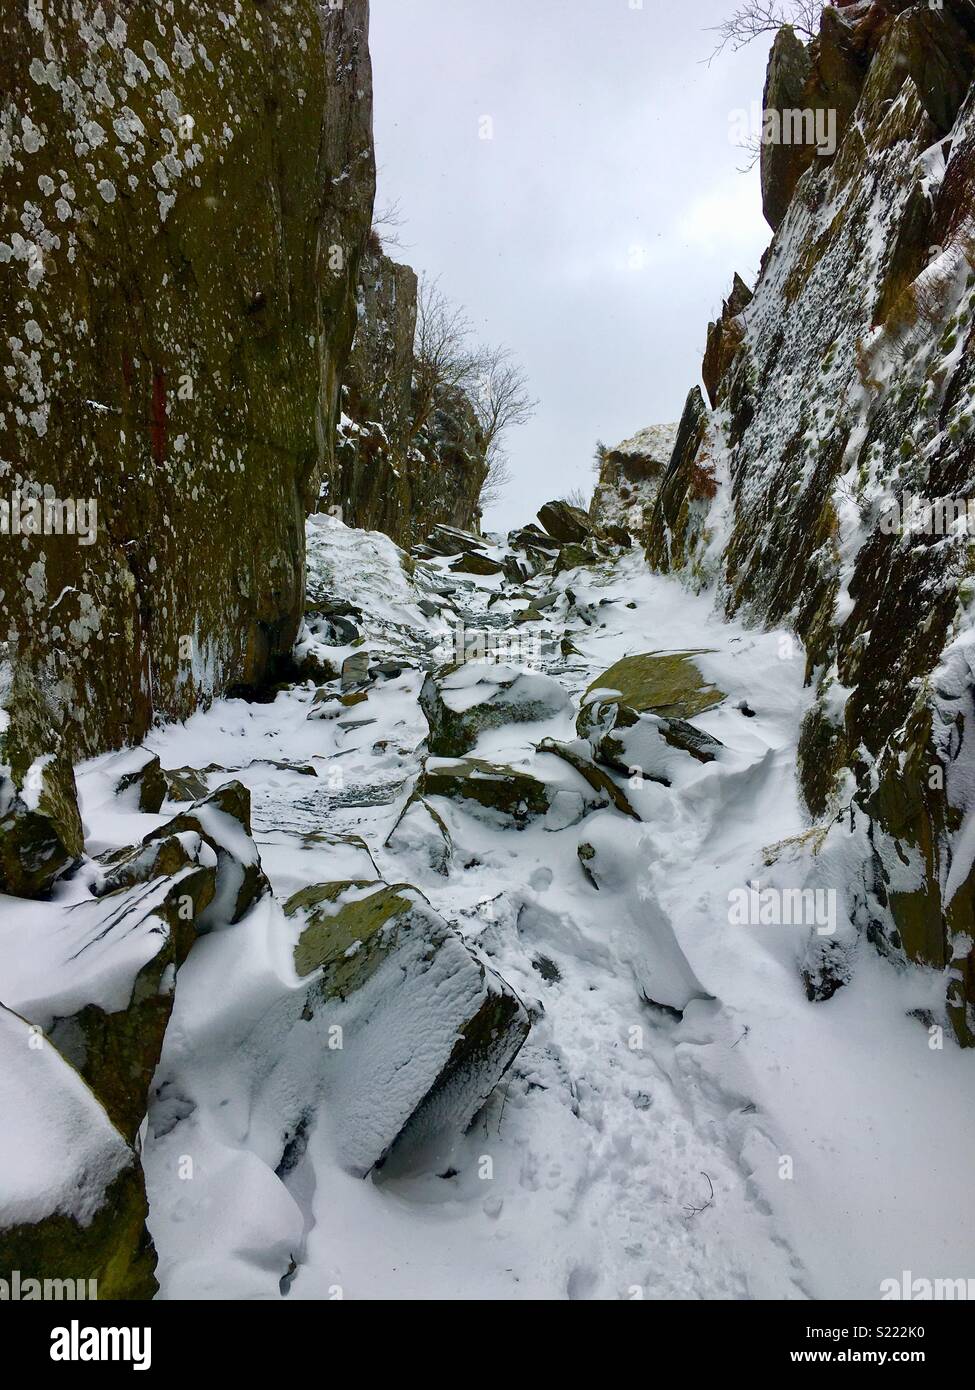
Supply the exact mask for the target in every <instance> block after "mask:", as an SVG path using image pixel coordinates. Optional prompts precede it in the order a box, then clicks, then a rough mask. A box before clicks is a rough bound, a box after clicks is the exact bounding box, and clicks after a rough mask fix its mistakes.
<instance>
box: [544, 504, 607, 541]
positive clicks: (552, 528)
mask: <svg viewBox="0 0 975 1390" xmlns="http://www.w3.org/2000/svg"><path fill="white" fill-rule="evenodd" d="M538 519H539V521H540V522H541V523H542V525H543V526H544V527H545V530H546V531H547V532H548V534H549V535H550V536H551V537H552V538H553V539H554V540H557V541H562V542H563V544H565V543H569V542H576V543H579V544H581V543H582V542H583V541H587V540H588V539H589V538H590V536H592V534H593V524H592V522H591V521H590V520H589V517H588V516H587V515H586V513H585V512H584V511H582V510H581V508H579V507H573V506H572V505H571V504H570V503H568V502H546V503H545V506H544V507H541V508H540V509H539V512H538Z"/></svg>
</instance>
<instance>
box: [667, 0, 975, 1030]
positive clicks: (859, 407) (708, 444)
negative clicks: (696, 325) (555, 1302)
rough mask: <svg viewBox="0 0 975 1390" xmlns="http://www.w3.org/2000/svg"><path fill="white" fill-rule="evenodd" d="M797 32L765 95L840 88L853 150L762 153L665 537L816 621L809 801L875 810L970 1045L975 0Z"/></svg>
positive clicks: (881, 916) (673, 548)
mask: <svg viewBox="0 0 975 1390" xmlns="http://www.w3.org/2000/svg"><path fill="white" fill-rule="evenodd" d="M796 43H797V41H796V40H795V39H794V36H793V37H790V36H788V35H784V36H782V37H780V39H779V41H778V43H777V44H776V48H775V51H774V53H773V58H772V66H771V69H770V76H769V93H770V99H771V98H772V97H774V100H775V101H776V102H779V101H781V103H783V104H784V103H785V101H786V97H788V99H789V102H790V103H793V102H794V103H795V104H798V105H803V106H809V107H812V108H815V109H819V108H821V107H823V106H824V105H830V104H831V105H832V106H833V107H834V109H836V110H837V113H838V119H837V132H838V148H837V152H836V155H835V158H824V157H821V156H820V155H819V154H817V153H815V152H813V153H812V154H810V152H809V150H808V149H807V150H806V151H805V154H804V155H803V156H802V158H801V159H799V167H796V168H793V167H792V165H791V163H790V161H791V160H792V159H793V157H794V156H795V151H794V150H793V151H792V152H791V153H786V152H785V151H781V150H779V151H775V150H771V149H770V150H769V151H768V153H767V158H766V165H765V170H764V175H765V177H764V184H765V196H766V207H767V211H768V212H769V215H770V220H771V221H772V223H773V225H774V226H777V227H778V232H777V235H776V238H775V240H774V241H773V243H772V246H771V248H770V249H769V251H768V253H767V254H766V256H765V259H764V262H763V266H762V272H761V276H760V278H759V282H758V284H757V286H756V289H755V293H754V299H753V300H752V301H751V302H750V303H749V304H747V305H746V306H745V307H744V308H743V309H742V310H740V312H739V313H738V314H737V315H736V316H735V319H734V322H735V324H736V325H737V327H736V336H738V337H739V338H740V341H738V342H737V344H732V343H731V342H730V341H729V340H728V338H727V335H725V343H724V345H723V347H722V353H721V354H720V355H721V358H722V361H721V364H720V371H716V372H714V373H713V384H714V386H715V397H716V406H717V409H716V410H715V411H714V413H713V414H712V413H710V412H708V411H707V410H706V408H705V407H704V403H703V400H702V399H701V398H700V396H699V395H698V394H695V393H692V398H691V401H690V402H689V406H688V411H687V413H686V414H685V419H684V422H683V425H682V428H681V437H680V439H679V440H678V446H677V448H676V450H675V454H674V458H673V460H672V463H671V467H670V469H669V471H668V475H667V478H666V480H665V482H664V485H663V488H662V489H661V494H660V498H659V499H658V502H657V504H656V506H655V508H654V510H653V513H652V516H651V522H650V527H649V533H648V539H647V549H648V555H649V557H650V559H651V560H652V561H653V562H655V563H656V564H657V565H659V566H660V567H662V568H667V569H672V570H676V571H680V572H682V573H684V574H686V575H688V576H689V577H691V578H692V579H693V580H694V582H696V583H705V582H710V581H711V580H714V579H717V581H718V584H719V586H720V590H721V592H722V595H723V601H724V603H725V606H726V608H727V610H728V612H729V613H741V614H744V615H747V616H750V617H753V618H754V619H756V620H759V621H763V622H766V623H772V624H783V625H791V626H792V627H793V628H794V630H795V631H796V632H797V633H798V634H799V636H800V637H801V638H802V640H803V642H804V643H805V647H806V654H807V677H808V679H809V681H810V682H811V683H813V684H814V686H815V688H816V690H817V694H818V699H817V702H816V705H815V707H814V709H813V711H812V712H811V714H810V715H809V716H808V718H807V721H806V725H805V727H804V730H803V738H802V744H801V747H800V775H801V781H802V786H803V790H804V792H805V795H806V798H807V801H808V804H809V808H810V811H811V813H812V814H813V815H814V816H817V817H823V816H825V817H829V816H831V815H834V814H835V813H836V812H837V811H838V810H839V809H840V808H841V807H848V808H850V809H849V814H848V815H847V817H846V822H845V825H846V831H845V832H844V833H850V831H851V830H852V828H853V827H854V825H855V824H857V823H858V817H859V823H860V824H862V823H864V818H869V822H868V823H869V824H870V826H871V843H872V851H871V853H872V862H871V863H869V864H868V865H866V866H865V869H864V874H863V882H862V883H861V884H859V885H858V886H857V885H854V886H853V887H852V888H851V896H852V898H853V899H854V902H853V905H852V913H853V916H854V918H855V920H856V921H857V922H858V923H859V924H860V927H861V929H862V930H864V931H866V932H867V934H868V935H869V936H870V938H871V939H872V940H875V941H877V942H878V943H879V944H882V945H884V948H885V949H887V950H890V951H892V952H895V953H898V954H902V955H906V956H907V957H908V958H909V959H912V960H916V961H919V962H922V963H924V964H927V965H931V966H934V967H936V968H938V969H940V970H943V971H944V972H945V977H946V985H947V996H948V1011H949V1015H950V1017H951V1019H952V1021H953V1023H954V1026H955V1029H956V1031H957V1033H958V1036H959V1037H960V1038H961V1039H962V1040H963V1041H965V1042H968V1043H975V953H973V949H972V941H973V939H975V872H973V866H972V854H971V848H970V836H968V835H967V833H966V830H965V827H966V826H967V825H968V820H969V817H970V816H971V814H972V813H973V812H975V803H973V801H972V795H971V786H972V782H971V775H970V772H969V771H968V763H969V758H970V754H969V752H968V749H969V745H970V743H971V715H970V711H971V700H972V689H973V681H972V675H971V670H972V667H971V665H970V660H969V655H970V653H971V651H972V645H971V643H972V626H973V619H972V610H971V602H972V595H973V593H975V583H973V579H972V562H971V552H970V546H969V542H968V528H967V525H965V524H961V525H959V524H955V525H954V529H953V530H952V524H951V523H952V522H956V523H957V520H958V517H959V516H962V517H963V516H964V514H965V504H966V500H967V499H968V498H970V497H972V495H973V493H975V415H973V412H972V409H971V399H972V391H973V384H975V383H973V377H975V366H973V363H975V353H973V346H975V343H973V333H975V90H973V85H972V80H973V75H975V4H973V3H971V0H946V4H945V5H944V6H943V7H939V8H933V7H929V6H927V5H920V4H909V3H905V2H904V0H886V2H885V3H881V0H874V2H873V3H860V4H855V5H843V6H840V7H837V8H832V9H830V8H827V10H826V11H825V14H824V18H823V26H822V32H821V34H820V36H819V37H818V39H817V40H816V42H815V43H813V44H812V45H811V46H810V47H809V48H808V49H806V50H805V51H804V52H803V54H802V55H800V54H799V52H798V50H797V49H796V46H795V45H796ZM786 59H788V63H787V62H786ZM807 69H808V71H806V70H807ZM787 70H788V71H791V72H792V74H793V77H794V81H793V80H792V79H790V81H789V82H786V79H785V75H784V74H785V73H786V72H787ZM803 73H805V74H806V75H805V77H804V78H803V85H802V90H801V91H800V82H799V79H800V77H802V74H803ZM780 89H781V93H782V94H781V98H780V97H778V96H775V93H777V92H778V91H779V90H780ZM786 89H787V90H786ZM725 346H727V347H729V348H731V350H730V351H728V352H727V353H726V352H725V351H724V347H725ZM713 355H714V354H713ZM911 497H914V498H921V499H928V502H930V501H932V500H933V501H935V502H937V501H938V500H939V499H941V500H942V501H943V500H944V499H950V501H949V525H948V526H947V528H946V527H945V526H944V525H943V524H941V523H939V522H938V520H937V510H936V512H935V514H934V515H933V514H932V512H931V508H930V506H928V507H927V510H925V506H923V505H922V506H921V508H920V513H919V514H920V517H921V523H920V524H918V525H915V524H913V523H912V522H911V521H910V517H911V512H910V504H909V499H910V498H911ZM925 517H926V518H927V520H926V521H925ZM905 518H908V524H905ZM942 521H943V518H942ZM851 800H852V806H851ZM836 833H839V831H838V830H837V832H836Z"/></svg>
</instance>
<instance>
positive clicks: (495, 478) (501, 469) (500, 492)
mask: <svg viewBox="0 0 975 1390" xmlns="http://www.w3.org/2000/svg"><path fill="white" fill-rule="evenodd" d="M510 482H511V466H510V464H509V463H508V460H507V458H506V457H505V456H504V454H495V456H494V458H493V459H492V460H491V462H490V463H489V464H488V471H487V477H486V478H485V479H484V486H483V487H482V488H481V496H480V498H479V500H478V506H479V507H480V509H481V511H482V512H486V511H487V509H488V507H494V506H496V505H497V504H498V503H499V502H500V501H501V498H502V497H503V496H504V494H505V490H506V489H507V487H508V484H509V483H510Z"/></svg>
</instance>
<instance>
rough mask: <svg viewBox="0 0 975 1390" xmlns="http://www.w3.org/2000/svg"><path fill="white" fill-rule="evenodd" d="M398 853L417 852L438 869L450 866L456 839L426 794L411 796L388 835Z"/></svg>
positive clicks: (444, 870)
mask: <svg viewBox="0 0 975 1390" xmlns="http://www.w3.org/2000/svg"><path fill="white" fill-rule="evenodd" d="M386 848H387V849H389V850H392V851H393V853H394V854H406V855H415V856H417V858H418V859H419V860H420V861H421V862H422V863H423V864H424V866H425V867H426V868H428V869H432V870H433V872H434V873H437V874H443V875H446V874H447V873H448V872H449V870H450V860H451V856H452V854H453V843H452V841H451V837H450V831H449V830H448V829H447V826H446V824H445V822H444V819H443V817H442V816H441V815H439V814H438V812H436V811H435V810H434V809H433V807H432V806H431V805H430V803H429V802H428V801H424V799H423V797H422V796H415V795H414V796H411V797H410V799H409V801H408V802H407V803H406V806H405V807H404V808H403V813H402V815H401V816H400V818H399V820H398V821H397V822H396V824H395V825H394V826H393V828H392V830H391V831H390V833H389V835H388V836H387V838H386Z"/></svg>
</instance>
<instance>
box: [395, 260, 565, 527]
mask: <svg viewBox="0 0 975 1390" xmlns="http://www.w3.org/2000/svg"><path fill="white" fill-rule="evenodd" d="M451 391H463V392H464V393H465V395H466V396H467V398H468V400H469V401H470V403H471V406H472V407H473V410H474V415H475V417H476V419H477V424H478V428H479V430H480V432H481V442H482V448H483V450H484V458H485V460H486V462H487V466H488V470H487V477H486V480H485V483H484V489H483V491H482V493H481V506H482V508H483V507H486V506H490V505H492V504H493V503H495V502H497V501H498V499H499V498H500V496H501V493H502V491H503V489H504V488H505V486H506V485H507V484H508V482H509V481H510V478H511V474H510V469H509V465H508V460H507V458H506V456H505V453H504V450H503V447H502V441H503V439H504V436H505V435H506V434H507V432H508V430H510V429H511V428H512V427H514V426H517V425H523V424H525V423H526V422H527V421H528V420H530V419H531V417H532V416H533V415H534V413H535V410H536V407H537V405H538V402H537V401H535V400H533V399H532V397H531V395H530V393H529V391H528V381H527V377H526V376H525V373H524V371H523V369H522V368H521V367H520V366H519V365H518V363H517V362H516V361H515V359H514V357H513V355H512V353H511V351H510V349H509V348H505V347H478V346H476V345H475V344H474V343H473V328H472V326H471V323H470V320H469V319H468V318H467V316H466V314H465V313H464V312H463V310H461V309H458V308H457V307H456V306H454V305H452V304H451V303H450V302H449V300H448V299H447V298H446V296H445V295H444V294H443V293H442V291H441V290H440V287H439V285H438V283H437V282H436V281H431V280H428V279H424V280H423V281H421V284H420V294H419V299H418V305H417V321H416V342H415V348H414V366H413V427H412V436H411V437H412V438H415V437H416V436H417V435H418V434H419V433H420V431H421V430H422V429H424V428H425V427H426V425H427V424H429V422H430V418H431V416H432V415H433V412H434V410H435V409H436V406H437V402H438V400H440V399H441V397H442V396H443V395H444V394H446V395H449V394H450V392H451Z"/></svg>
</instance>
